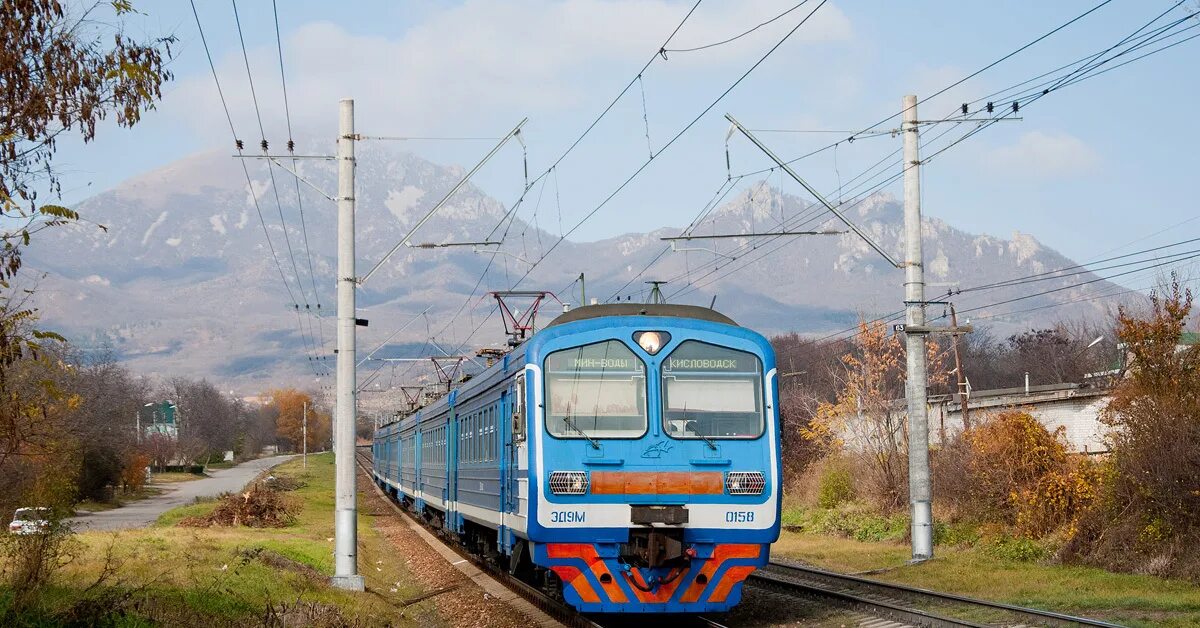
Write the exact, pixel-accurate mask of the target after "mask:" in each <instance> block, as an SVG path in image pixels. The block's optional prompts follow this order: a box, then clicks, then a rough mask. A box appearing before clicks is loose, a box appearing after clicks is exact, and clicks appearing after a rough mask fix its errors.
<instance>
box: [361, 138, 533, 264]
mask: <svg viewBox="0 0 1200 628" xmlns="http://www.w3.org/2000/svg"><path fill="white" fill-rule="evenodd" d="M528 121H529V118H524V119H522V120H521V121H520V122H518V123H517V126H515V127H513V130H511V131H509V132H508V133H507V134H506V135H505V136H504V137H503V138H501V139H500V141H499V142H498V143H497V144H496V146H494V147H493V148H492V150H491V151H490V152H488V154H487V155H484V157H483V159H481V160H479V163H477V164H475V167H474V168H471V171H470V172H468V173H467V174H466V175H465V176H463V178H462V179H461V180H459V182H458V183H456V184H455V185H454V187H452V188H450V191H449V192H446V195H445V196H443V197H442V200H440V201H438V202H437V204H436V205H434V206H433V208H432V209H430V210H429V212H427V213H426V214H425V215H424V216H423V217H422V218H421V219H420V220H419V221H417V224H415V225H413V228H412V229H410V230H409V231H408V234H407V235H405V236H404V238H403V239H402V240H400V241H399V242H397V243H396V246H393V247H392V250H390V251H388V252H387V255H384V256H383V259H381V260H379V261H378V262H376V263H375V265H374V266H373V267H371V270H370V271H369V272H368V273H367V274H366V275H363V277H362V279H359V280H358V285H359V286H362V285H363V284H365V283H366V282H367V280H369V279H370V278H371V276H372V275H374V274H375V273H376V271H378V270H379V269H380V268H382V267H383V264H384V262H387V261H388V258H390V257H391V256H392V255H394V254H395V253H396V251H399V250H400V247H402V246H404V245H405V244H407V243H408V241H409V239H410V238H412V236H413V234H414V233H416V232H417V229H420V228H421V226H422V225H424V224H425V223H426V222H428V221H429V219H430V218H433V215H434V214H436V213H437V211H438V210H439V209H441V208H442V205H445V204H446V201H449V200H450V198H451V197H453V196H454V195H455V194H456V193H458V190H459V189H461V188H462V186H464V185H466V184H467V181H470V180H471V177H472V176H474V175H475V173H476V172H478V171H479V169H480V168H482V167H483V165H484V164H486V163H487V162H488V160H490V159H491V158H492V156H493V155H495V154H496V153H498V152H500V149H501V148H503V147H504V145H505V144H507V143H508V140H510V139H512V138H514V137H516V135H517V133H519V132H520V131H521V127H523V126H525V123H526V122H528Z"/></svg>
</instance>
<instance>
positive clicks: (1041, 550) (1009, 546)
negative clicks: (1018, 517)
mask: <svg viewBox="0 0 1200 628" xmlns="http://www.w3.org/2000/svg"><path fill="white" fill-rule="evenodd" d="M984 551H985V552H987V554H989V555H991V556H994V557H996V558H1000V559H1003V560H1011V561H1017V562H1026V563H1028V562H1036V561H1039V560H1045V559H1047V558H1049V557H1050V556H1051V554H1052V552H1051V551H1050V548H1049V547H1047V546H1046V545H1045V544H1043V543H1039V542H1038V541H1035V540H1034V539H1031V538H1028V537H1021V536H1008V535H1002V536H999V537H996V538H994V539H992V540H991V541H990V542H988V543H987V544H985V545H984Z"/></svg>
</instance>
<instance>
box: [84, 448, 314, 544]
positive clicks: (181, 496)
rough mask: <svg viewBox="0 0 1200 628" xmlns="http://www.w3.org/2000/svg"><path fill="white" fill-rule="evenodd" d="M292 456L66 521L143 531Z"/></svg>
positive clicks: (89, 527) (222, 472)
mask: <svg viewBox="0 0 1200 628" xmlns="http://www.w3.org/2000/svg"><path fill="white" fill-rule="evenodd" d="M292 457H293V456H274V457H271V458H259V459H258V460H251V461H249V462H243V463H242V464H239V465H238V466H236V467H232V468H229V469H218V470H215V471H212V472H211V473H210V475H209V477H206V478H202V479H199V480H195V481H192V482H180V483H178V484H170V485H166V486H164V487H163V489H164V491H165V492H164V493H163V494H161V495H155V496H153V497H148V498H146V499H142V500H138V501H136V502H132V503H130V504H129V505H128V506H122V507H120V508H114V509H112V510H103V511H100V512H94V513H89V514H85V515H81V516H78V517H72V518H71V519H68V520H67V522H68V523H70V524H71V526H73V527H74V528H75V529H76V530H78V531H80V532H84V531H88V530H124V529H128V528H141V527H145V526H147V525H149V524H151V523H154V521H155V520H157V519H158V516H159V515H161V514H163V513H164V512H166V511H168V510H170V509H172V508H175V507H178V506H185V505H187V504H191V503H193V502H195V501H196V498H198V497H216V496H217V495H220V494H222V493H231V492H233V491H240V490H242V487H244V486H246V484H247V483H248V482H250V480H253V479H254V477H255V476H257V475H258V474H259V473H262V472H263V471H264V470H266V469H270V468H272V467H274V466H276V465H278V464H280V463H282V462H286V461H287V460H290V459H291V458H292Z"/></svg>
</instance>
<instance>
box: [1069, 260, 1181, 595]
mask: <svg viewBox="0 0 1200 628" xmlns="http://www.w3.org/2000/svg"><path fill="white" fill-rule="evenodd" d="M1191 310H1192V294H1191V292H1190V291H1188V290H1184V289H1182V288H1181V287H1180V284H1179V282H1178V281H1177V280H1176V281H1172V283H1171V285H1169V286H1166V287H1165V289H1164V290H1163V291H1162V294H1154V295H1152V296H1151V308H1150V311H1149V313H1148V315H1145V316H1137V315H1135V314H1133V313H1131V312H1130V311H1129V310H1127V309H1124V308H1122V309H1121V310H1120V313H1119V316H1118V330H1117V334H1118V336H1119V337H1120V339H1121V341H1122V342H1124V343H1125V345H1126V346H1127V347H1128V353H1129V356H1130V358H1129V373H1128V376H1127V377H1124V378H1122V379H1121V380H1120V382H1119V383H1118V385H1117V387H1116V389H1115V390H1114V393H1113V396H1112V398H1111V400H1110V401H1109V403H1108V405H1107V407H1106V408H1105V410H1104V414H1103V415H1102V417H1101V418H1102V420H1103V421H1104V422H1105V423H1107V424H1108V425H1109V426H1111V427H1112V428H1113V429H1112V431H1111V432H1110V434H1109V440H1110V447H1111V451H1112V453H1111V455H1110V457H1109V461H1108V463H1107V464H1108V465H1109V468H1107V469H1106V470H1105V471H1104V473H1103V477H1104V478H1105V480H1106V482H1105V485H1104V487H1103V492H1102V496H1101V498H1100V500H1098V506H1097V507H1096V508H1095V509H1093V511H1091V512H1090V513H1089V515H1088V517H1087V518H1086V520H1085V521H1083V522H1082V525H1081V526H1080V533H1079V534H1078V535H1076V537H1075V538H1074V539H1072V542H1071V543H1069V544H1068V546H1067V547H1066V549H1065V554H1066V556H1065V557H1066V558H1075V559H1082V560H1086V561H1087V562H1091V563H1094V564H1099V565H1101V566H1103V567H1106V568H1109V569H1120V570H1126V571H1144V572H1149V573H1158V574H1163V575H1176V576H1183V577H1188V578H1192V579H1196V580H1200V558H1198V556H1200V555H1198V554H1197V552H1196V547H1197V544H1200V483H1198V482H1197V478H1200V456H1197V454H1196V451H1197V450H1196V443H1197V442H1200V375H1198V373H1200V348H1197V347H1196V346H1192V347H1188V348H1186V349H1182V350H1181V349H1179V344H1180V335H1181V334H1182V332H1183V329H1184V326H1185V324H1186V323H1187V322H1188V320H1189V319H1190V316H1191Z"/></svg>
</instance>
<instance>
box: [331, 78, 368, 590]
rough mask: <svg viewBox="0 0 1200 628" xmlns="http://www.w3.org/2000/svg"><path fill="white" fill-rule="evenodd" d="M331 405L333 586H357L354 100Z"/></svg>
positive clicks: (342, 134) (340, 234) (345, 168)
mask: <svg viewBox="0 0 1200 628" xmlns="http://www.w3.org/2000/svg"><path fill="white" fill-rule="evenodd" d="M338 114H339V115H338V143H337V162H338V194H337V205H338V217H337V241H338V265H337V323H338V327H337V333H338V345H337V346H338V353H337V407H336V412H335V413H334V425H335V427H334V434H335V439H334V454H333V455H334V458H333V459H334V466H335V471H334V477H335V482H334V495H335V506H334V508H335V512H334V532H333V537H334V541H333V545H334V554H333V557H334V560H333V563H334V565H333V567H334V568H333V580H332V584H333V586H335V587H337V588H339V589H349V590H352V591H363V590H364V589H365V586H364V583H363V577H362V576H361V575H359V573H358V504H357V503H356V501H357V496H356V495H355V492H354V415H355V410H356V408H357V407H358V405H357V403H356V398H355V388H356V384H357V382H356V381H355V377H356V376H355V371H356V369H355V365H354V354H355V344H354V343H355V334H356V331H357V330H356V329H355V325H356V324H357V314H358V311H357V309H356V306H355V296H356V295H355V290H356V289H357V287H358V280H357V278H356V277H355V268H354V139H355V135H354V101H353V100H352V99H349V98H343V99H342V100H341V102H340V103H339V107H338Z"/></svg>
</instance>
